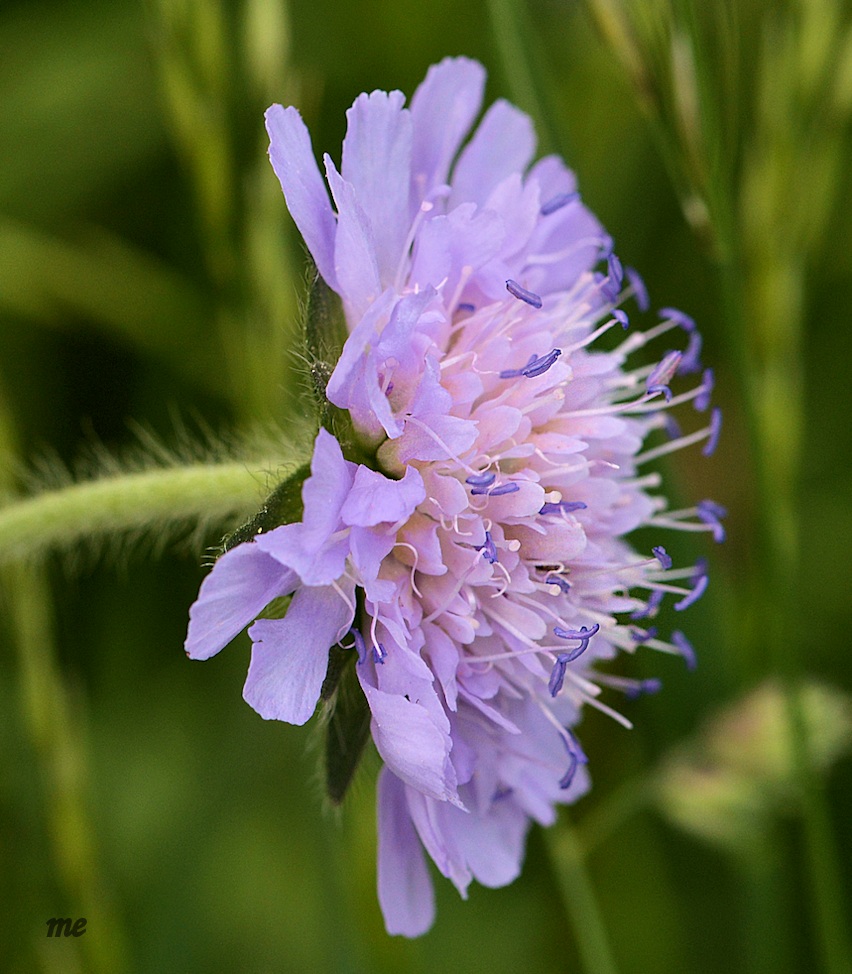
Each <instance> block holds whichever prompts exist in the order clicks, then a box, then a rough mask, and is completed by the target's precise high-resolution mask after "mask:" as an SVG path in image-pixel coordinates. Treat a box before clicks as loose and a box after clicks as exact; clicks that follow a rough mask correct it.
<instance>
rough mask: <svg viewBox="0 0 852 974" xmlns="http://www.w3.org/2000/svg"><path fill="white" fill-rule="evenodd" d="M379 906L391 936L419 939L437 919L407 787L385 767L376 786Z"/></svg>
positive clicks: (433, 897)
mask: <svg viewBox="0 0 852 974" xmlns="http://www.w3.org/2000/svg"><path fill="white" fill-rule="evenodd" d="M377 801H378V834H379V850H378V851H379V856H378V881H379V882H378V885H379V903H380V905H381V908H382V914H383V915H384V918H385V927H386V928H387V931H388V933H389V934H401V935H402V936H404V937H419V936H420V935H421V934H423V933H425V932H426V931H427V930H428V929H429V928H430V927H431V926H432V924H433V923H434V920H435V891H434V889H433V888H432V880H431V878H430V877H429V871H428V869H427V868H426V860H425V857H424V855H423V846H422V845H421V844H420V840H419V839H418V838H417V833H416V832H415V831H414V825H413V824H412V822H411V816H410V815H409V813H408V805H407V803H406V800H405V785H404V784H403V783H402V782H401V781H400V780H399V778H397V777H396V775H394V774H393V773H392V772H390V771H389V770H388V769H387V768H382V772H381V774H380V775H379V781H378V786H377Z"/></svg>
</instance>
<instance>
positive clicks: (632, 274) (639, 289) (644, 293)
mask: <svg viewBox="0 0 852 974" xmlns="http://www.w3.org/2000/svg"><path fill="white" fill-rule="evenodd" d="M624 273H625V274H626V275H627V280H628V281H630V286H631V287H632V288H633V296H634V297H635V298H636V304H637V306H638V308H639V310H640V311H647V310H648V308H649V307H650V306H651V301H650V299H649V298H648V289H647V288H646V287H645V282H644V281H643V280H642V278H641V277H640V276H639V272H638V271H636V270H634V269H633V268H632V267H625V268H624Z"/></svg>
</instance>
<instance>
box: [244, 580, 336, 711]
mask: <svg viewBox="0 0 852 974" xmlns="http://www.w3.org/2000/svg"><path fill="white" fill-rule="evenodd" d="M339 584H340V588H341V589H342V590H343V592H344V595H345V596H346V598H344V597H343V596H342V595H341V593H340V592H339V591H338V590H337V589H335V588H333V587H332V586H326V587H322V588H310V587H308V586H303V587H302V588H300V589H299V590H298V591H297V592H296V594H295V595H294V596H293V601H292V602H291V603H290V607H289V609H288V610H287V615H286V616H285V617H284V618H283V619H258V620H257V622H256V623H255V624H254V625H253V626H252V627H251V629H249V636H251V638H252V641H253V643H254V645H253V647H252V653H251V665H250V666H249V671H248V677H247V678H246V683H245V687H244V688H243V699H244V700H245V701H246V703H248V704H250V705H251V706H252V707H253V708H254V709H255V710H256V711H257V712H258V713H259V714H260V716H261V717H263V718H264V719H265V720H285V721H287V723H289V724H304V723H305V721H307V720H308V719H309V718H310V717H311V716H312V714H313V712H314V709H315V708H316V705H317V700H319V695H320V690H321V689H322V683H323V680H324V679H325V673H326V669H327V668H328V650H329V648H330V647H331V646H333V645H334V644H335V643H336V642H337V641H338V639H340V638H341V636H342V635H343V633H344V632H345V630H346V629H348V628H349V626H350V625H351V624H352V619H353V618H354V614H355V612H354V606H355V600H354V591H355V586H354V583H353V582H351V581H349V580H348V579H343V580H341V582H340V583H339ZM347 600H348V601H347Z"/></svg>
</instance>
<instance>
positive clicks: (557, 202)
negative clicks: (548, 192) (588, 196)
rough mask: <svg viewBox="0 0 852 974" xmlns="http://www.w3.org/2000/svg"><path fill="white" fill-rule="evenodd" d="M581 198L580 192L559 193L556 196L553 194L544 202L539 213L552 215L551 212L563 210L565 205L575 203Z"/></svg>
mask: <svg viewBox="0 0 852 974" xmlns="http://www.w3.org/2000/svg"><path fill="white" fill-rule="evenodd" d="M579 198H580V194H579V193H558V194H557V195H556V196H552V197H551V198H550V199H549V200H548V201H547V202H546V203H543V204H542V207H541V209H540V210H539V213H541V215H542V216H550V214H551V213H555V212H556V211H557V210H561V209H562V207H563V206H567V205H568V204H569V203H574V202H575V201H576V200H578V199H579Z"/></svg>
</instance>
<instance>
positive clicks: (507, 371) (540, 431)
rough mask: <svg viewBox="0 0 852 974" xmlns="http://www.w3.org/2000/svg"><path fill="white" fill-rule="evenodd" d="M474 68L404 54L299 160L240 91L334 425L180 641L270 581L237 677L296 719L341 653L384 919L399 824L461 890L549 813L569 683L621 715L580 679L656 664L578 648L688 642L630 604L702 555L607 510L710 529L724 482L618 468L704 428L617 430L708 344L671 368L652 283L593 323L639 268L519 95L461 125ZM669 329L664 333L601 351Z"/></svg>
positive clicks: (505, 879) (676, 647) (662, 397)
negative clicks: (328, 329) (318, 301)
mask: <svg viewBox="0 0 852 974" xmlns="http://www.w3.org/2000/svg"><path fill="white" fill-rule="evenodd" d="M483 86H484V71H483V69H482V67H481V66H480V65H479V64H477V63H475V62H473V61H470V60H467V59H464V58H456V59H447V60H445V61H443V62H441V63H440V64H438V65H436V66H433V67H432V68H431V69H430V70H429V72H428V74H427V76H426V79H425V81H424V82H423V84H422V85H421V86H420V87H419V88H418V90H417V92H416V93H415V95H414V97H413V99H412V101H411V106H410V108H406V107H405V105H404V101H405V100H404V97H403V95H402V94H401V93H400V92H398V91H394V92H390V93H386V92H382V91H374V92H372V93H371V94H369V95H367V94H363V95H361V96H359V97H358V98H357V99H356V101H355V103H354V105H353V106H352V108H351V109H350V110H349V112H348V113H347V117H348V129H347V134H346V138H345V141H344V144H343V157H342V164H341V167H340V170H339V171H338V169H337V167H336V166H335V164H334V163H333V162H332V160H331V159H330V158H329V156H327V155H326V156H325V157H324V167H325V180H323V178H322V176H321V174H320V171H319V168H318V167H317V164H316V161H315V159H314V155H313V150H312V147H311V142H310V137H309V135H308V131H307V129H306V127H305V125H304V124H303V122H302V120H301V118H300V116H299V114H298V112H297V110H296V109H295V108H286V109H285V108H282V107H281V106H279V105H275V106H273V107H272V108H270V109H269V111H268V112H267V116H266V119H267V128H268V131H269V135H270V157H271V161H272V165H273V167H274V169H275V172H276V174H277V176H278V178H279V180H280V182H281V185H282V188H283V190H284V194H285V197H286V200H287V205H288V207H289V210H290V212H291V214H292V215H293V218H294V219H295V221H296V224H297V225H298V227H299V229H300V231H301V233H302V236H303V238H304V240H305V242H306V243H307V245H308V247H309V249H310V251H311V254H312V255H313V257H314V260H315V262H316V265H317V268H318V271H319V274H320V275H321V276H322V278H323V279H324V281H325V282H326V283H327V285H328V286H329V287H330V288H332V289H333V290H334V291H335V292H337V294H338V295H339V296H340V298H341V301H342V305H343V309H344V312H345V317H346V323H347V329H348V337H347V339H346V341H345V344H344V346H343V349H342V353H341V354H340V358H339V360H338V361H337V363H336V365H335V367H334V370H333V372H332V374H331V376H330V379H329V380H328V384H327V387H326V390H325V393H326V396H327V398H328V400H329V401H330V402H331V403H332V404H333V405H334V406H336V407H338V409H339V410H342V411H344V412H345V414H347V415H348V417H349V419H350V420H351V425H352V428H353V429H354V436H353V439H352V443H349V442H341V440H340V439H338V438H337V437H336V436H335V435H334V434H333V433H332V432H331V431H330V429H326V428H321V429H320V430H319V433H318V435H317V437H316V442H315V447H314V454H313V460H312V463H311V472H310V476H309V477H307V479H305V480H304V484H303V486H302V499H303V502H304V512H303V514H302V516H301V519H300V520H298V521H295V522H293V523H287V524H282V525H280V526H278V527H275V528H274V529H273V530H270V531H268V532H265V533H261V534H258V535H257V536H256V537H254V538H253V540H251V541H248V542H245V543H242V544H239V545H237V546H236V547H233V548H231V549H230V550H228V551H227V552H226V553H225V554H224V555H222V556H221V557H220V558H219V560H218V561H217V562H216V563H215V565H214V567H213V569H212V571H211V572H210V574H209V575H208V577H207V578H206V579H205V581H204V583H203V584H202V586H201V590H200V593H199V596H198V600H197V601H196V602H195V604H194V605H193V607H192V609H191V612H190V624H189V631H188V635H187V641H186V651H187V653H188V655H189V656H190V657H191V658H193V659H207V658H208V657H210V656H212V655H214V654H215V653H217V652H219V650H221V649H222V648H223V647H224V646H225V645H226V644H227V643H228V642H230V641H231V639H233V637H234V636H235V635H236V634H237V633H238V632H239V631H240V630H242V629H243V628H244V627H245V626H246V625H248V624H249V623H251V622H252V620H255V619H256V618H257V616H258V615H259V613H261V611H262V610H263V609H264V608H265V607H266V606H267V605H268V603H270V602H271V601H272V600H273V599H276V598H278V597H280V596H290V595H291V596H292V598H291V601H290V603H289V607H288V608H287V611H286V614H285V615H284V617H283V618H274V619H273V618H260V619H257V621H254V623H253V625H251V628H250V629H249V636H250V637H251V640H252V643H253V646H252V655H251V665H250V667H249V672H248V677H247V680H246V684H245V689H244V697H245V699H246V700H247V701H248V703H249V704H250V705H251V706H252V707H254V709H255V710H256V711H257V712H258V713H259V714H260V715H261V716H263V717H265V718H270V719H276V720H284V721H288V722H290V723H293V724H303V723H305V722H306V721H307V720H308V719H309V718H310V717H311V715H312V714H313V713H314V710H315V708H316V705H317V702H318V700H319V698H320V696H321V693H322V692H323V685H324V681H325V680H326V676H327V667H328V660H329V651H330V648H331V647H334V646H344V647H349V648H350V649H351V650H352V652H353V654H355V653H357V657H358V659H357V665H356V666H355V670H356V671H357V677H358V681H359V684H360V687H361V690H362V692H363V695H364V698H365V699H366V702H367V704H368V705H369V709H370V713H371V725H370V726H371V733H372V738H373V741H374V742H375V746H376V748H377V750H378V752H379V754H380V756H381V758H382V760H383V762H384V767H383V769H382V771H381V775H380V779H379V784H378V830H379V862H378V887H379V900H380V903H381V906H382V910H383V912H384V916H385V921H386V925H387V929H388V931H389V932H391V933H397V934H405V935H408V936H415V935H418V934H420V933H422V932H424V931H425V930H427V929H428V928H429V926H430V925H431V924H432V922H433V918H434V901H433V892H432V886H431V881H430V879H429V875H428V872H427V868H426V862H425V857H424V851H425V852H426V853H428V855H429V856H430V857H431V859H432V860H433V861H434V863H435V864H436V866H437V867H438V869H439V870H440V872H441V873H443V874H444V875H445V876H447V877H449V878H450V879H451V880H452V882H453V883H454V884H455V885H456V886H457V888H458V889H459V891H460V892H461V894H462V895H465V894H466V890H467V888H468V885H469V883H470V882H471V880H472V879H476V880H477V881H479V882H480V883H483V884H484V885H487V886H501V885H504V884H506V883H509V882H511V881H512V880H513V879H514V878H515V877H516V876H517V875H518V873H519V870H520V867H521V863H522V859H523V854H524V841H525V836H526V833H527V831H528V829H529V826H530V823H531V822H532V821H536V822H539V823H541V824H542V825H549V824H551V823H552V822H553V821H554V820H555V816H556V812H555V807H556V806H557V805H558V804H560V803H567V802H573V801H575V800H576V799H577V798H578V797H579V796H580V795H582V794H583V793H584V792H585V791H586V790H587V789H588V787H589V777H588V774H587V768H586V763H587V759H586V756H585V754H584V752H583V750H582V748H581V746H580V743H579V741H578V740H577V737H576V736H575V733H574V731H573V729H572V728H574V727H575V725H576V724H577V723H578V721H579V719H580V715H581V710H582V707H583V705H585V704H588V705H591V706H593V707H597V708H598V709H600V710H602V711H604V712H605V713H608V714H611V715H613V716H614V717H615V718H616V719H617V720H619V721H620V722H621V723H623V724H626V725H627V726H630V725H629V722H628V721H627V720H626V719H625V718H624V717H622V716H621V715H620V714H618V713H617V712H616V711H615V710H613V709H611V708H610V707H609V705H608V704H606V703H604V702H603V701H602V700H601V699H600V695H601V692H602V688H603V687H605V686H608V687H611V688H615V689H617V690H622V691H624V692H625V693H626V694H627V695H628V697H631V696H636V695H637V694H639V693H641V692H652V691H653V690H655V689H657V688H658V686H659V684H658V681H653V680H649V681H639V680H631V679H627V678H620V677H616V676H613V675H611V674H602V673H598V672H596V670H595V663H596V662H598V661H600V660H609V659H611V658H612V657H614V656H616V655H617V654H618V653H619V652H620V651H626V652H628V653H632V652H633V651H634V650H635V649H636V647H637V646H638V645H640V644H641V645H647V646H651V647H653V648H656V649H659V650H663V651H666V652H672V653H677V654H680V655H684V656H686V657H687V659H688V660H689V661H691V660H692V656H693V653H692V648H691V647H690V646H689V643H688V642H686V637H685V636H683V634H682V633H680V632H678V633H677V634H676V637H673V638H671V639H669V640H665V639H662V638H659V637H658V635H657V630H656V628H653V627H652V628H650V629H644V628H641V627H640V626H638V625H637V624H636V623H637V621H639V620H642V621H644V620H645V619H650V618H652V617H653V616H655V615H656V614H657V611H658V609H659V606H660V603H661V602H662V600H663V599H664V598H665V596H667V595H672V596H673V597H674V599H677V600H678V601H677V603H676V604H675V605H674V608H675V609H684V608H687V607H688V605H690V604H691V603H692V602H694V601H695V600H696V599H697V598H698V597H699V596H700V595H701V594H702V592H703V591H704V589H705V588H706V585H707V575H706V572H705V571H704V570H703V569H701V568H699V569H696V568H694V567H687V568H685V569H684V568H675V567H673V563H672V559H671V557H670V556H669V555H668V554H667V552H666V550H665V548H664V547H662V546H661V545H657V546H655V547H654V549H653V551H652V552H651V553H650V554H649V555H648V556H647V557H644V556H642V555H640V554H637V553H636V552H634V551H633V549H632V548H631V547H630V545H629V544H628V542H627V541H626V540H625V536H626V535H627V534H629V533H630V532H631V531H633V530H634V529H636V528H638V527H640V526H652V527H659V528H664V527H671V528H682V529H685V530H690V531H692V530H706V531H708V532H711V533H713V534H714V536H716V537H717V538H720V537H721V536H722V535H723V532H722V528H721V524H720V518H721V516H722V514H723V513H724V511H723V509H722V508H720V507H719V506H718V505H715V504H713V503H712V502H710V501H704V502H702V504H701V505H699V506H698V507H693V508H688V509H684V510H679V511H670V510H667V502H666V499H665V497H664V496H661V495H659V494H655V493H652V492H653V491H655V490H656V489H657V488H658V487H659V486H660V484H661V478H660V475H659V474H658V473H654V472H651V473H647V472H645V471H644V467H645V464H647V463H648V462H649V461H652V460H654V459H655V458H656V457H658V456H660V455H662V454H665V453H668V452H670V451H672V450H675V449H678V448H680V447H682V446H686V445H689V444H691V443H695V442H700V441H706V442H707V443H708V444H710V445H711V446H714V445H715V440H716V438H717V436H718V429H719V422H720V418H719V413H718V411H716V410H713V411H712V412H711V414H710V416H711V419H710V421H709V423H707V424H706V425H705V426H703V427H702V428H701V429H699V430H698V431H696V432H693V433H689V434H686V435H682V434H681V433H680V432H679V431H676V432H674V434H673V438H671V439H669V440H667V441H664V442H661V443H658V444H657V445H653V446H650V447H647V448H646V447H644V443H645V440H646V438H648V437H649V436H651V435H653V436H655V437H657V438H659V436H660V435H661V434H659V433H658V432H657V431H662V430H669V432H671V424H670V423H669V422H668V419H667V417H668V415H669V410H670V409H672V408H674V407H676V406H678V405H681V404H683V403H686V402H690V401H691V402H692V403H693V404H694V405H695V406H696V407H697V408H699V411H702V410H706V409H707V408H708V406H709V395H710V391H711V388H712V373H710V372H709V370H707V371H705V372H704V373H703V377H702V379H701V381H700V382H699V383H698V384H697V385H695V386H693V387H692V388H691V389H689V390H687V391H681V392H677V391H675V390H674V389H673V388H672V386H673V385H674V384H675V380H676V379H677V378H678V376H679V375H684V374H691V373H695V372H700V371H701V367H700V363H699V361H698V353H699V350H700V341H699V340H697V339H696V338H694V337H693V336H695V335H696V334H697V333H696V331H695V326H694V323H693V322H692V320H691V319H689V318H688V317H687V316H685V315H683V314H682V313H680V312H677V311H675V310H674V309H666V311H665V312H664V313H662V320H661V321H660V322H659V323H657V324H656V325H655V326H653V327H651V328H650V329H649V330H647V331H645V332H628V333H627V335H626V336H625V337H623V338H621V339H620V340H618V341H612V336H613V335H621V334H622V329H626V328H627V326H628V323H629V322H628V318H627V314H626V312H625V311H624V310H623V309H622V308H621V304H622V302H623V301H625V300H626V299H628V298H630V297H634V298H635V299H636V301H637V303H638V304H639V305H640V308H641V309H644V308H645V306H646V304H647V296H646V294H645V291H644V286H643V285H642V282H641V280H640V278H639V277H638V275H637V274H636V273H635V272H634V271H632V270H628V271H627V272H626V273H625V271H624V270H623V268H622V266H621V263H620V262H619V260H618V258H617V257H616V256H615V254H614V253H613V250H612V241H611V240H610V238H609V237H608V235H607V234H606V233H605V231H604V230H603V228H602V227H601V225H600V223H599V222H598V221H597V219H596V218H595V217H594V215H593V214H592V213H591V212H590V211H589V210H588V209H587V208H586V207H585V206H584V205H583V202H582V200H581V199H580V196H579V194H578V192H577V186H576V181H575V178H574V176H573V174H572V173H571V172H570V171H569V170H568V169H566V167H565V166H564V164H563V163H562V161H561V160H560V159H558V158H557V157H555V156H547V157H545V158H543V159H541V160H539V161H538V162H536V163H535V164H533V165H531V162H532V159H533V156H534V152H535V137H534V133H533V128H532V124H531V122H530V120H529V118H528V117H527V116H526V115H524V114H523V113H522V112H520V111H519V110H518V109H516V108H514V107H513V106H512V105H510V104H508V103H507V102H505V101H497V102H495V103H494V104H493V105H492V106H491V107H490V108H489V109H488V110H487V111H486V113H485V115H484V116H483V118H482V120H481V121H480V123H479V125H478V126H477V127H476V129H475V131H474V132H473V135H472V136H471V137H470V138H469V140H468V141H467V142H466V143H465V144H464V145H463V143H464V142H465V139H466V138H467V136H468V133H469V132H470V129H471V126H472V125H473V122H474V119H475V117H476V116H477V114H478V112H479V109H480V105H481V100H482V92H483ZM326 184H327V186H328V189H330V191H331V199H330V198H329V194H328V190H327V188H326ZM332 200H333V204H332ZM677 330H680V331H682V332H685V333H687V335H688V338H687V341H688V347H687V349H686V350H685V352H683V353H682V352H679V351H666V352H665V353H664V354H662V356H661V358H660V360H659V363H658V364H656V365H652V366H646V365H642V364H636V365H630V366H628V364H627V363H628V359H629V358H630V356H631V355H632V354H633V353H634V352H636V351H638V350H640V349H641V348H643V347H644V346H645V345H647V344H648V343H649V342H651V341H653V340H655V339H657V338H659V337H661V336H662V335H664V334H668V333H670V332H672V331H677ZM608 333H610V334H609V341H608V342H607V344H608V350H597V346H598V345H599V344H600V340H601V339H604V336H605V335H607V334H608ZM604 340H605V341H606V339H604ZM331 428H332V429H333V428H334V427H331ZM352 444H354V445H355V446H354V447H353V445H352ZM355 447H357V449H355ZM344 448H345V450H344ZM684 579H686V580H687V581H689V582H690V584H689V585H688V586H684V585H683V584H682V580H684Z"/></svg>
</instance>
